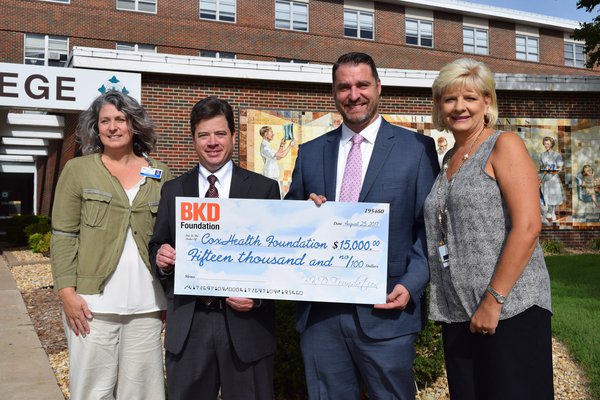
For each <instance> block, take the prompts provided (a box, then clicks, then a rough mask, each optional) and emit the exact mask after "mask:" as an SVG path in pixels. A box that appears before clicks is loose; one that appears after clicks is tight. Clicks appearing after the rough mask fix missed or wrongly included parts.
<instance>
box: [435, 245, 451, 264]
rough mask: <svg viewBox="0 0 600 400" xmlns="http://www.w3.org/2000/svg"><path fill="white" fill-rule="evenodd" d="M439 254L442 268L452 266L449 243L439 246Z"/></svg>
mask: <svg viewBox="0 0 600 400" xmlns="http://www.w3.org/2000/svg"><path fill="white" fill-rule="evenodd" d="M438 255H439V256H440V262H441V263H442V268H448V267H449V266H450V256H449V255H448V245H447V244H446V243H443V244H440V245H439V246H438Z"/></svg>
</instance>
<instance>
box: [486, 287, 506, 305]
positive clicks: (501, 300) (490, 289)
mask: <svg viewBox="0 0 600 400" xmlns="http://www.w3.org/2000/svg"><path fill="white" fill-rule="evenodd" d="M486 290H487V291H488V292H490V294H491V295H492V296H494V299H496V302H498V304H504V302H505V301H506V296H502V295H501V294H500V293H498V292H496V291H495V290H494V288H493V287H492V285H488V286H487V289H486Z"/></svg>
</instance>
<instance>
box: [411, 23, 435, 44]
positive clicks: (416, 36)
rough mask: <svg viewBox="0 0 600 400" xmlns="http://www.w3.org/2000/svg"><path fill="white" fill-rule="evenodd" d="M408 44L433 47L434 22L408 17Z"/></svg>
mask: <svg viewBox="0 0 600 400" xmlns="http://www.w3.org/2000/svg"><path fill="white" fill-rule="evenodd" d="M406 44H413V45H415V46H423V47H433V22H432V21H425V20H422V19H412V18H411V19H409V18H407V19H406Z"/></svg>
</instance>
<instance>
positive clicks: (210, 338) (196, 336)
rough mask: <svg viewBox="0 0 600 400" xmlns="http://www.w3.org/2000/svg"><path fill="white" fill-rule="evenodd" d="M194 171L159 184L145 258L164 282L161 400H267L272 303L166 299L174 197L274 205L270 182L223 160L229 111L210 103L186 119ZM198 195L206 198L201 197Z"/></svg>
mask: <svg viewBox="0 0 600 400" xmlns="http://www.w3.org/2000/svg"><path fill="white" fill-rule="evenodd" d="M190 127H191V131H192V140H193V142H194V147H195V149H196V152H197V154H198V158H199V164H198V165H197V166H196V167H194V168H193V169H191V170H190V171H188V172H186V173H185V174H183V175H181V176H180V177H178V178H177V179H174V180H172V181H169V182H167V184H165V185H163V188H162V192H161V199H160V204H159V207H158V214H157V217H156V223H155V225H154V234H153V235H152V239H151V240H150V245H149V246H150V259H151V260H152V263H153V264H154V267H155V269H156V274H157V276H158V277H159V278H160V279H162V280H163V281H164V282H166V286H167V290H166V292H167V293H166V294H167V323H166V333H165V349H166V367H167V387H168V394H169V400H193V399H213V400H215V399H216V398H217V395H218V393H219V390H220V391H221V396H222V398H223V399H224V400H228V399H236V400H237V399H248V400H272V399H273V355H274V352H275V308H274V303H273V301H260V300H253V299H248V298H239V297H238V298H233V297H229V298H218V297H217V298H213V299H208V298H205V297H199V296H188V295H177V294H174V293H173V283H174V282H173V278H174V273H173V270H174V268H175V248H174V247H175V198H176V197H177V196H185V197H199V196H200V195H202V197H216V196H214V194H215V193H214V192H213V193H212V195H210V196H209V190H212V189H210V188H211V182H210V181H211V180H212V178H210V177H212V176H214V177H215V178H216V181H214V182H213V183H212V185H214V187H215V188H216V189H217V191H218V197H229V198H248V199H280V194H279V185H278V183H277V182H276V181H274V180H272V179H268V178H265V177H264V176H262V175H259V174H256V173H254V172H251V171H248V170H245V169H243V168H240V167H238V166H236V165H235V164H234V163H233V162H232V161H231V154H232V152H233V148H234V145H235V136H234V132H235V125H234V120H233V110H232V108H231V106H230V105H229V104H228V103H227V102H226V101H223V100H220V99H217V98H216V97H208V98H205V99H203V100H201V101H199V102H198V103H197V104H196V105H195V106H194V108H193V109H192V112H191V116H190ZM205 193H206V196H205V195H204V194H205Z"/></svg>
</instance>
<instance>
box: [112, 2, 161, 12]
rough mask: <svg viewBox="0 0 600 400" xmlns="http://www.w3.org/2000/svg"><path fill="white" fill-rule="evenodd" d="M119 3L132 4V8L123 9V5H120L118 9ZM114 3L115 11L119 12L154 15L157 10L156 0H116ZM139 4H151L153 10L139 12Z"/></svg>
mask: <svg viewBox="0 0 600 400" xmlns="http://www.w3.org/2000/svg"><path fill="white" fill-rule="evenodd" d="M119 2H127V3H133V8H126V7H123V5H121V7H119ZM116 3H117V10H120V11H133V12H141V13H147V14H156V12H157V10H158V0H116ZM140 3H141V4H147V5H152V4H153V5H154V10H153V11H148V10H140Z"/></svg>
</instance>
